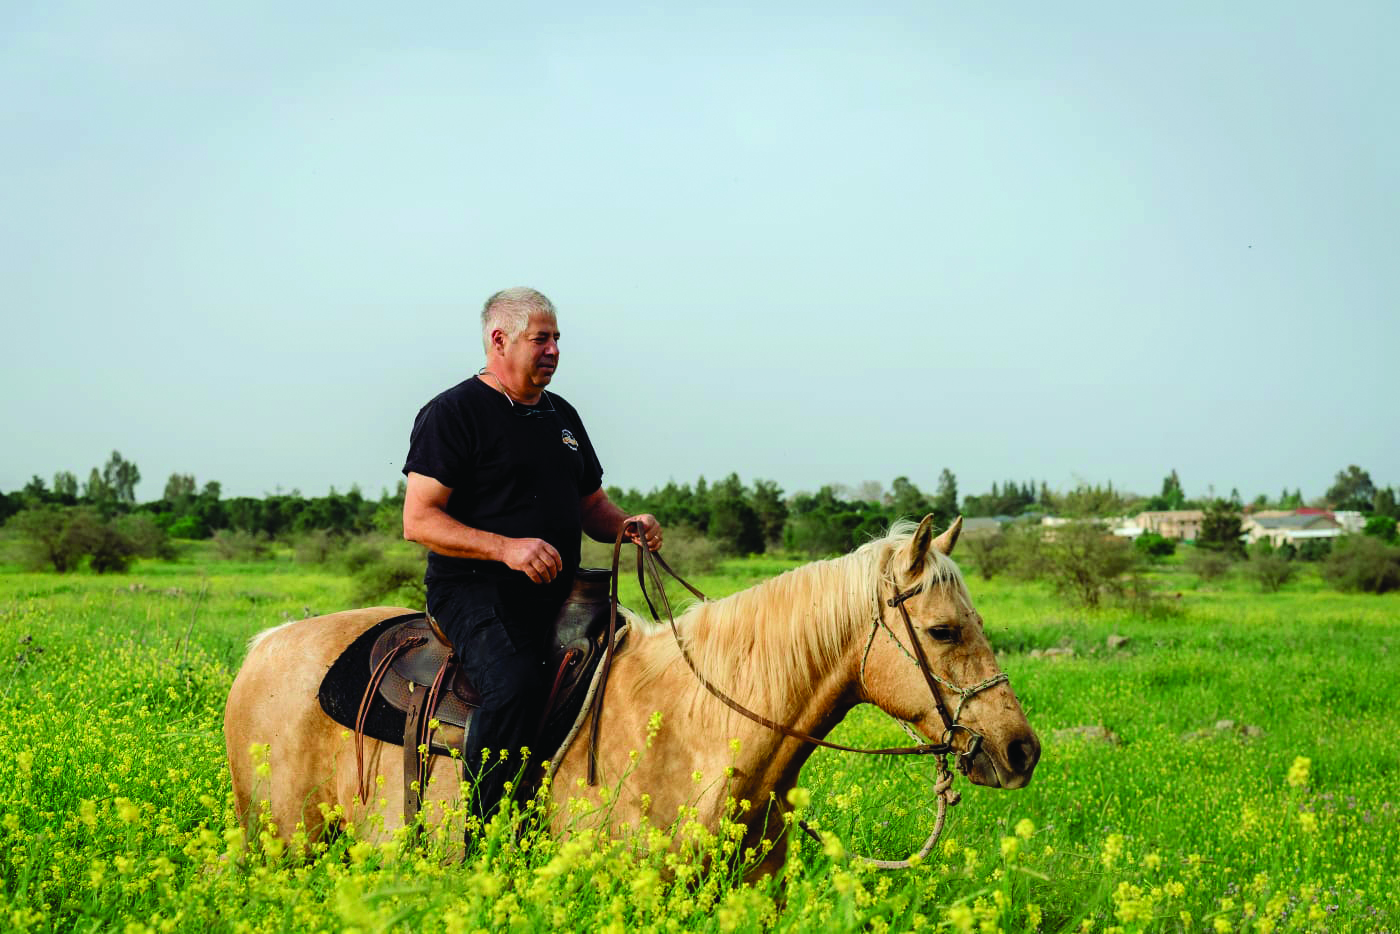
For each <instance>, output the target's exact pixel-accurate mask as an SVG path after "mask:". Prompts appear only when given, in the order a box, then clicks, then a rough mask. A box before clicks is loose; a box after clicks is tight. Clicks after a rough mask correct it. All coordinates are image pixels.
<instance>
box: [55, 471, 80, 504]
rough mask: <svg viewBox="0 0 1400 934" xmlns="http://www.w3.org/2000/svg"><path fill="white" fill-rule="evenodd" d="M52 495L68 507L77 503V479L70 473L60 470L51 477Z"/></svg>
mask: <svg viewBox="0 0 1400 934" xmlns="http://www.w3.org/2000/svg"><path fill="white" fill-rule="evenodd" d="M53 495H54V498H55V499H58V500H59V501H61V502H63V503H64V504H66V505H69V506H71V505H73V504H74V503H76V502H77V501H78V478H77V477H75V476H74V475H73V473H72V471H69V470H60V471H58V472H57V473H55V474H54V475H53Z"/></svg>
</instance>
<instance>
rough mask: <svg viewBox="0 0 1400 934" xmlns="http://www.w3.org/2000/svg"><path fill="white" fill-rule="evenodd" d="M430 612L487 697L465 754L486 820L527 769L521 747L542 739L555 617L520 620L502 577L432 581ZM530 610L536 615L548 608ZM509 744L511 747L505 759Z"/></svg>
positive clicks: (534, 760)
mask: <svg viewBox="0 0 1400 934" xmlns="http://www.w3.org/2000/svg"><path fill="white" fill-rule="evenodd" d="M428 612H430V613H431V614H432V615H433V618H434V619H435V620H437V621H438V625H439V626H441V627H442V630H443V632H444V633H445V634H446V635H447V637H448V638H449V639H451V640H452V647H453V649H454V650H455V651H456V653H457V657H458V659H460V660H461V664H462V667H463V669H464V670H465V671H466V674H467V678H468V679H470V681H471V683H472V684H473V685H474V686H475V687H476V689H477V691H478V692H480V694H481V707H480V708H479V709H478V710H477V711H476V712H475V713H473V714H472V719H471V725H470V727H469V728H468V730H467V738H466V746H465V748H464V749H463V750H462V757H463V760H464V764H465V766H466V772H467V778H468V780H469V781H470V782H471V783H472V787H473V796H472V797H473V809H474V811H475V813H477V814H478V815H479V816H480V817H481V818H482V819H483V820H485V819H487V818H489V817H490V816H491V813H492V812H493V811H494V810H495V809H496V806H497V805H498V804H499V803H500V801H501V797H502V795H503V792H504V788H503V787H502V786H503V785H504V783H505V782H506V781H508V780H516V775H517V774H518V773H519V772H520V766H521V758H520V754H519V751H520V747H521V746H529V745H530V744H531V743H532V742H534V741H535V730H536V728H537V727H538V726H539V720H540V717H541V715H542V714H543V710H544V704H545V700H546V696H545V695H546V694H547V693H548V691H549V682H548V677H549V676H548V667H547V657H546V653H545V648H546V646H547V636H546V635H545V634H544V633H545V630H546V628H547V627H548V624H549V621H548V620H545V619H534V618H531V619H521V618H519V617H520V615H521V612H522V611H519V610H514V611H513V610H512V608H509V607H507V606H505V605H503V603H502V600H501V595H500V590H499V588H498V586H497V584H496V581H495V580H493V579H491V578H489V577H487V576H484V575H483V576H480V577H475V578H470V579H467V580H462V581H457V580H453V581H450V582H444V581H431V582H429V584H428ZM524 612H526V613H529V615H531V616H537V615H539V614H540V613H541V612H542V610H541V608H538V607H532V608H530V609H529V610H526V611H524ZM503 749H504V750H509V758H507V759H506V760H504V761H502V759H501V750H503ZM531 753H532V756H531V765H532V766H533V765H538V764H539V762H540V758H541V757H540V754H539V752H538V751H537V750H531ZM483 754H484V758H485V761H484V762H483ZM518 787H519V782H518V781H517V784H516V788H517V789H518Z"/></svg>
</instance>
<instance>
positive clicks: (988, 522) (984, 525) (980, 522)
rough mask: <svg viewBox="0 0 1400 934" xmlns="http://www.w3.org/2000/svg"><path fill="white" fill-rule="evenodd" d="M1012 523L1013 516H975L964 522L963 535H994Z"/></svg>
mask: <svg viewBox="0 0 1400 934" xmlns="http://www.w3.org/2000/svg"><path fill="white" fill-rule="evenodd" d="M1011 521H1013V520H1012V517H1011V516H973V517H972V518H969V519H964V520H963V527H962V534H964V535H969V534H971V535H992V534H994V533H996V532H999V531H1001V529H1002V527H1003V526H1005V525H1006V524H1007V523H1009V522H1011Z"/></svg>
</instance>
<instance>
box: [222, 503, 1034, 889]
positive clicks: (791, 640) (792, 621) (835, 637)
mask: <svg viewBox="0 0 1400 934" xmlns="http://www.w3.org/2000/svg"><path fill="white" fill-rule="evenodd" d="M931 518H932V517H929V518H925V519H924V521H923V522H922V523H920V524H919V525H918V527H917V528H915V527H914V524H913V523H911V522H900V523H896V524H895V526H894V528H893V529H892V530H891V532H890V534H889V535H887V536H886V537H884V538H881V539H878V540H876V541H872V542H870V543H868V544H866V545H864V546H862V547H861V548H859V549H857V550H856V551H854V552H852V553H851V554H848V555H846V556H844V557H841V558H835V559H832V560H829V561H817V562H814V563H812V564H808V565H804V566H802V567H799V568H796V569H795V570H792V571H789V572H787V573H785V574H782V575H780V576H778V577H776V578H773V579H772V580H768V581H765V582H763V583H761V584H758V585H757V586H755V587H752V588H750V589H748V590H745V591H741V592H740V593H736V594H734V595H732V596H729V597H726V598H724V599H722V600H716V601H713V602H710V601H706V602H702V603H698V604H696V605H694V606H692V607H690V608H689V609H688V610H687V611H686V612H685V613H684V614H682V615H681V616H680V617H679V618H678V619H677V625H678V628H679V632H680V635H681V638H682V639H683V640H684V642H685V646H686V650H687V652H688V653H689V655H690V658H691V660H692V661H693V662H694V664H695V666H696V668H697V669H698V670H699V671H700V672H701V673H702V674H703V676H704V677H705V678H706V680H708V681H709V682H710V683H711V684H712V685H714V686H716V687H717V688H719V689H720V690H722V691H723V692H724V693H726V694H727V695H729V697H731V698H733V699H734V700H736V701H737V702H738V703H740V704H742V705H744V706H745V707H747V708H748V709H749V710H751V711H756V712H758V713H760V714H762V715H763V716H765V717H767V718H771V719H772V720H775V721H778V722H780V723H782V724H785V725H787V726H789V727H791V728H793V729H795V730H797V731H801V732H804V733H807V734H811V735H813V736H816V737H823V736H825V735H826V734H827V733H829V732H830V731H831V730H832V728H834V727H835V726H836V724H838V723H839V722H840V721H841V719H842V718H843V717H844V716H845V715H846V713H847V712H848V711H849V710H851V709H852V708H853V707H854V706H856V705H857V704H861V703H871V704H875V705H876V706H878V707H880V708H881V709H882V710H884V711H885V712H886V713H888V714H890V715H892V716H894V717H896V718H898V719H900V720H902V721H905V722H906V723H908V724H911V725H912V726H913V727H914V728H915V729H916V730H918V731H919V732H920V733H922V734H923V735H924V736H927V737H929V738H930V739H932V740H934V741H935V742H938V741H949V740H951V741H952V742H953V744H954V745H955V746H958V751H959V752H964V753H968V754H967V755H964V756H962V762H961V765H962V767H963V770H964V771H965V773H966V774H967V776H968V777H969V778H970V779H971V780H972V781H973V782H974V783H976V784H979V785H989V786H998V787H1001V788H1020V787H1022V786H1024V785H1026V784H1027V783H1028V782H1029V781H1030V780H1031V774H1032V772H1034V770H1035V765H1036V762H1037V760H1038V759H1039V757H1040V743H1039V741H1038V740H1037V739H1036V736H1035V733H1034V732H1033V731H1032V730H1031V728H1030V725H1029V724H1028V723H1027V722H1026V718H1025V715H1024V714H1023V713H1022V711H1021V706H1020V703H1019V702H1018V701H1017V700H1016V695H1015V694H1014V693H1013V692H1012V690H1011V686H1010V685H1009V684H1008V683H1007V682H1006V680H1005V676H1004V675H1002V674H1001V672H1000V669H999V668H998V667H997V664H996V660H995V658H994V656H993V654H992V649H991V646H990V645H988V643H987V639H986V636H985V635H984V634H983V631H982V618H981V617H980V616H979V615H978V614H977V611H976V610H975V609H973V607H972V603H971V600H970V598H969V596H968V593H967V588H966V586H965V585H964V583H963V579H962V575H961V574H960V572H959V571H958V568H957V565H956V564H954V563H953V561H952V560H951V559H950V558H948V554H949V552H951V551H952V548H953V544H954V542H955V541H956V539H957V535H958V531H959V529H960V528H961V525H962V522H961V520H958V521H957V522H955V523H954V524H953V526H952V527H951V528H949V529H948V530H947V531H946V532H944V533H943V534H942V535H941V536H939V537H938V538H936V539H935V538H934V537H933V533H932V522H931ZM911 592H912V594H911ZM900 595H904V596H905V598H904V599H902V600H900V599H898V598H899V597H900ZM404 612H407V611H405V610H402V609H398V608H385V607H379V608H374V609H367V610H350V611H346V612H343V613H334V614H331V615H329V616H321V617H315V618H312V619H305V620H298V621H295V622H292V623H288V624H286V625H284V626H280V627H278V628H276V629H272V630H268V631H267V632H264V633H261V634H260V635H258V636H257V637H256V638H255V639H254V640H253V643H252V647H251V649H250V651H249V653H248V658H247V660H246V661H245V663H244V665H243V668H242V670H240V671H239V673H238V677H237V678H236V679H235V681H234V684H233V688H232V690H231V691H230V693H229V700H228V706H227V708H226V710H225V721H224V735H225V739H226V741H227V748H228V755H229V764H230V767H231V769H232V771H233V788H234V793H235V798H236V804H237V808H238V811H239V813H240V815H243V816H245V817H246V815H247V814H248V812H249V809H250V808H251V806H252V804H253V802H254V800H256V799H262V798H265V799H266V800H267V802H268V807H269V808H270V812H271V813H270V816H271V818H272V821H273V823H274V824H275V825H276V828H277V832H278V834H279V835H281V836H282V837H284V838H287V837H290V836H291V834H292V832H293V831H294V830H295V829H296V828H297V826H298V825H302V826H304V827H305V830H306V832H307V834H308V836H309V837H310V838H311V839H315V838H316V837H317V836H318V835H319V834H320V833H321V832H322V830H323V829H324V827H325V814H326V812H327V811H328V810H332V811H333V809H335V808H336V806H337V805H339V806H340V813H341V814H343V815H344V816H345V819H346V820H350V821H353V822H354V823H355V825H356V828H357V833H359V834H361V835H362V836H363V835H370V836H375V835H383V836H385V837H387V836H388V835H389V834H391V833H392V831H393V830H394V829H395V828H396V827H398V826H399V825H400V824H401V823H402V818H401V817H400V815H401V814H402V797H403V788H402V783H401V781H400V775H399V773H400V768H401V755H400V750H399V748H398V747H395V746H391V745H389V744H385V743H380V742H378V741H376V740H373V739H367V740H366V747H367V757H366V758H367V762H368V764H369V767H370V769H371V775H382V776H383V778H382V781H380V782H378V783H373V782H372V783H371V785H370V787H371V788H375V787H376V784H377V785H378V787H377V790H376V791H375V792H374V793H372V794H371V796H370V797H371V799H372V800H371V802H370V806H369V808H368V809H367V808H366V807H365V806H364V805H362V804H361V803H360V802H359V801H358V798H357V785H358V779H357V775H356V769H355V764H354V756H353V754H350V744H349V741H348V740H347V739H346V736H345V733H346V731H345V729H344V728H343V727H341V726H340V725H339V724H337V723H335V722H334V721H333V720H331V719H330V718H329V717H328V716H327V715H326V714H325V713H324V712H323V711H322V710H321V708H320V706H319V705H318V704H317V701H316V694H317V690H318V688H319V686H320V683H321V679H322V678H323V677H324V676H325V674H326V671H327V670H328V669H329V667H330V665H331V664H332V663H333V662H334V661H335V659H336V658H337V657H338V656H339V655H340V653H341V652H342V651H343V650H344V649H345V648H346V647H347V646H348V645H349V644H350V643H351V642H352V641H353V640H354V639H355V638H356V637H357V636H359V635H360V634H361V633H363V632H364V631H365V630H367V629H368V628H369V627H371V626H372V625H374V624H375V623H377V622H379V621H381V620H384V619H387V618H389V617H391V616H395V615H399V614H402V613H404ZM905 614H907V622H906V615H905ZM911 630H912V631H913V632H916V633H917V634H918V640H919V644H918V645H917V646H915V645H911V644H910V635H909V633H910V631H911ZM920 655H922V656H923V657H924V659H925V660H926V662H927V664H928V672H927V674H929V675H932V677H931V678H930V677H926V672H925V671H924V670H923V668H922V667H921V665H920V664H919V662H918V661H917V656H920ZM935 683H937V685H938V687H937V688H934V684H935ZM933 690H937V691H938V692H939V693H940V694H941V698H938V699H936V698H935V697H934V696H933V695H932V691H933ZM604 701H605V702H604V705H603V722H602V726H603V729H602V731H601V736H600V739H599V748H598V758H597V762H598V777H599V780H600V786H601V787H604V788H607V789H608V791H609V794H608V797H609V799H610V800H609V804H608V806H607V807H606V808H604V807H598V806H596V802H597V798H596V797H595V798H594V802H595V806H594V807H593V808H592V809H591V810H588V809H585V813H584V814H583V815H582V816H581V817H580V815H579V813H578V812H577V809H571V808H568V807H560V808H557V809H556V811H555V815H554V818H553V829H554V830H555V831H557V832H559V833H565V834H566V833H568V832H569V831H570V830H571V829H573V828H577V827H579V826H580V824H583V825H585V826H587V825H588V824H590V823H591V824H594V825H598V824H604V825H606V826H605V827H604V829H608V828H613V829H616V828H620V827H623V826H630V827H634V828H635V827H638V826H639V825H640V823H641V822H642V819H643V818H644V817H647V818H648V819H651V818H650V817H649V815H655V817H656V819H658V820H659V821H660V822H662V823H664V822H666V821H669V820H670V819H671V818H672V817H673V816H674V815H676V814H677V813H678V809H679V808H680V807H681V806H685V807H687V808H690V809H694V810H691V811H689V813H691V814H692V815H694V817H695V819H697V820H699V821H700V822H701V823H702V824H703V825H706V826H708V827H709V828H710V829H711V830H714V829H716V828H717V827H718V826H719V825H720V823H721V822H722V820H723V819H725V816H726V813H725V812H726V807H727V801H728V800H731V799H732V800H734V801H739V800H747V801H750V802H755V803H757V804H758V806H757V807H755V808H752V809H751V811H750V814H749V815H748V820H749V821H750V823H749V825H748V827H747V833H746V838H745V840H746V843H747V844H748V845H754V844H756V843H757V842H758V841H759V840H761V839H767V840H775V841H776V843H775V845H774V846H773V848H772V849H771V850H770V851H769V853H768V855H767V857H766V858H765V859H764V860H763V863H762V865H760V866H759V867H758V871H772V870H773V869H775V868H776V867H777V866H779V865H781V862H782V860H783V858H784V856H785V842H784V841H785V838H784V837H783V836H782V834H781V830H782V827H783V817H782V815H781V814H779V813H777V808H772V807H766V806H765V805H766V804H767V803H768V802H770V801H772V800H776V801H777V802H782V801H783V800H784V797H785V795H786V793H787V792H788V791H789V790H790V789H791V788H793V787H794V786H795V785H796V783H797V777H798V773H799V772H800V771H801V769H802V765H803V763H805V762H806V760H807V758H808V757H809V756H810V755H811V753H812V751H813V747H812V746H811V745H810V744H808V743H806V742H803V741H801V740H798V739H795V738H792V737H791V736H784V735H782V734H780V733H778V732H775V731H772V730H770V729H768V728H767V727H765V726H762V725H760V724H759V723H757V722H754V721H753V720H751V719H747V718H745V717H742V716H739V715H738V714H736V713H734V712H733V711H732V710H730V709H729V708H727V707H726V706H724V705H723V704H722V703H721V702H720V700H718V699H717V698H716V697H715V696H714V695H713V694H712V693H711V692H710V691H709V690H707V689H706V688H705V687H704V686H703V685H702V684H701V683H700V681H699V680H698V679H697V677H696V675H695V673H693V672H692V671H691V669H690V667H689V666H688V665H687V663H686V661H685V660H684V658H683V657H682V654H681V650H680V648H679V647H678V645H677V643H676V641H675V639H674V638H673V636H672V633H671V631H670V629H669V628H667V627H656V626H650V625H639V624H637V623H636V621H635V620H634V621H633V627H632V632H631V634H630V635H629V636H628V638H627V641H626V642H625V643H624V646H623V648H622V650H621V651H620V652H619V653H618V655H617V657H616V660H615V662H614V664H613V667H612V672H611V675H610V677H609V679H608V681H607V687H606V691H605V697H604ZM940 708H942V709H943V711H950V710H956V713H954V714H952V719H953V720H955V721H956V722H957V724H958V726H957V728H956V729H955V730H954V729H949V728H948V727H946V726H945V722H944V718H945V716H946V713H941V712H940ZM657 712H659V713H660V726H659V729H658V728H657V727H656V721H655V719H654V716H653V715H654V714H655V713H657ZM649 730H650V731H651V732H652V733H653V734H654V735H653V736H652V739H651V743H650V748H647V749H645V751H644V752H643V753H642V754H641V755H640V756H638V755H637V754H636V753H637V751H638V750H642V748H643V746H644V745H646V743H647V738H648V732H649ZM736 741H737V742H736ZM254 743H265V744H268V747H269V748H268V750H267V753H266V755H267V759H266V765H265V767H263V768H262V769H259V768H258V766H257V764H256V763H255V762H253V761H252V760H251V759H250V757H249V749H250V744H254ZM588 746H589V743H588V738H587V733H586V731H579V734H578V738H577V739H576V740H574V741H573V742H572V743H571V744H570V745H569V746H568V748H567V749H566V750H565V751H564V752H563V753H562V757H561V758H560V759H559V760H558V761H557V762H556V763H555V765H556V772H555V775H554V781H553V788H554V794H555V798H556V800H559V799H566V798H568V797H569V795H571V794H575V793H580V792H579V789H582V788H584V787H585V785H586V782H585V779H584V776H585V775H586V774H587V769H588V764H587V760H588V748H587V747H588ZM458 770H459V766H458V763H456V762H454V761H452V760H451V759H449V758H447V757H438V758H436V759H435V760H434V766H433V771H432V776H431V778H430V783H429V786H428V790H427V793H426V795H425V799H426V800H427V801H438V802H439V803H440V804H449V805H450V804H451V803H452V801H453V799H455V798H456V797H457V795H458V794H459V792H460V788H461V784H460V778H459V772H458ZM727 770H732V772H731V771H727ZM697 773H698V774H699V775H700V776H702V781H701V782H700V783H697V782H696V781H695V779H694V776H695V775H696V774H697ZM588 794H596V790H593V789H589V790H588ZM770 794H771V795H773V796H774V797H770ZM323 805H324V807H323ZM435 810H436V813H438V814H441V813H442V811H441V809H434V808H433V807H432V806H427V807H426V808H425V813H427V814H432V813H434V811H435ZM571 811H572V812H573V813H571ZM370 814H375V815H377V816H376V817H375V818H374V819H373V820H369V821H367V820H366V819H365V818H366V817H368V816H369V815H370ZM381 819H382V820H381ZM731 819H732V818H731ZM739 819H741V820H743V819H744V818H743V817H741V818H739Z"/></svg>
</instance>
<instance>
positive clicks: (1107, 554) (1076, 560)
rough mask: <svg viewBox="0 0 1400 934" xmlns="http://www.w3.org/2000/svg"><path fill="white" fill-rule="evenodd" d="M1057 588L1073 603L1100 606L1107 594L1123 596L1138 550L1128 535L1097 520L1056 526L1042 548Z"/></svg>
mask: <svg viewBox="0 0 1400 934" xmlns="http://www.w3.org/2000/svg"><path fill="white" fill-rule="evenodd" d="M1041 554H1042V555H1043V559H1044V562H1045V567H1046V570H1047V574H1048V576H1049V578H1050V581H1051V583H1052V584H1053V585H1054V587H1055V591H1056V592H1057V593H1059V594H1061V595H1062V596H1064V597H1067V598H1068V599H1069V600H1071V601H1072V602H1074V603H1078V604H1081V605H1083V606H1087V607H1091V608H1092V607H1097V606H1098V605H1099V603H1100V602H1101V601H1102V599H1103V597H1104V596H1105V595H1106V594H1114V595H1117V596H1122V595H1123V594H1124V593H1125V592H1126V591H1127V587H1126V583H1127V582H1126V581H1125V580H1124V578H1125V576H1127V575H1128V574H1129V573H1130V572H1132V571H1134V570H1136V569H1137V566H1138V560H1139V557H1138V554H1137V552H1136V551H1135V550H1134V548H1133V546H1132V545H1131V544H1129V543H1128V542H1127V540H1126V539H1123V538H1120V537H1118V536H1116V535H1113V534H1111V533H1109V532H1108V531H1107V530H1105V529H1104V528H1103V526H1102V525H1100V524H1099V523H1097V522H1072V523H1070V524H1068V525H1062V526H1059V527H1058V528H1056V529H1055V530H1054V537H1053V538H1052V539H1050V540H1049V541H1047V542H1045V544H1044V547H1043V549H1042V550H1041Z"/></svg>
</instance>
